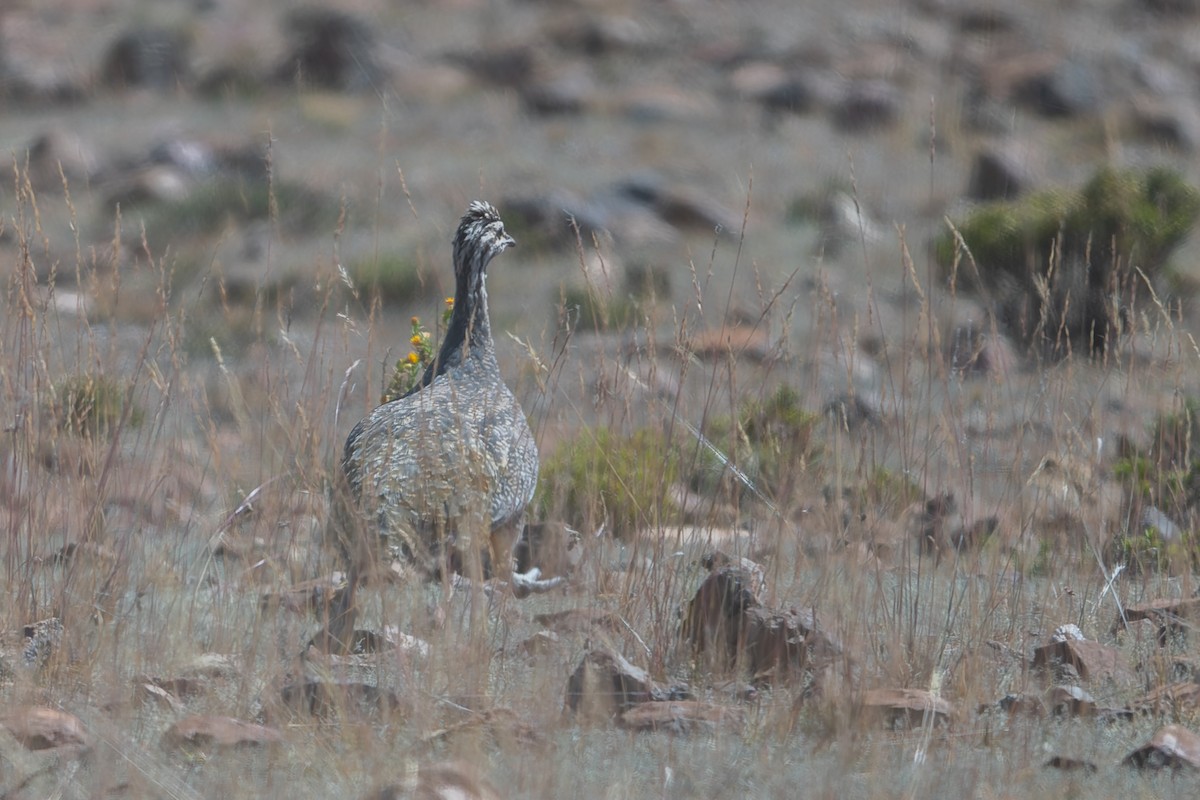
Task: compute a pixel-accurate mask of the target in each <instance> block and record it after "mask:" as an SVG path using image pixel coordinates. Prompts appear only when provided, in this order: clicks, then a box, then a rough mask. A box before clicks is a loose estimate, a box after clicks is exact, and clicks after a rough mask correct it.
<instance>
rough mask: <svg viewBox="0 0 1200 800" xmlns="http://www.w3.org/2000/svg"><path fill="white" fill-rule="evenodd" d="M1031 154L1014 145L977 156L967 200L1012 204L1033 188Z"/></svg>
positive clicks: (968, 183)
mask: <svg viewBox="0 0 1200 800" xmlns="http://www.w3.org/2000/svg"><path fill="white" fill-rule="evenodd" d="M1033 182H1034V180H1033V175H1032V174H1031V172H1030V169H1029V153H1028V152H1027V150H1026V149H1025V148H1022V147H1018V146H1016V145H1013V144H1011V143H1010V144H1007V145H1001V146H997V147H987V148H985V149H983V150H982V151H980V152H979V153H978V154H977V155H976V156H975V162H974V163H973V164H972V165H971V177H970V178H969V179H968V181H967V196H968V197H970V198H971V199H972V200H980V201H990V200H1012V199H1013V198H1015V197H1017V196H1019V195H1021V194H1024V193H1025V192H1026V191H1027V190H1028V189H1029V187H1030V186H1032V185H1033Z"/></svg>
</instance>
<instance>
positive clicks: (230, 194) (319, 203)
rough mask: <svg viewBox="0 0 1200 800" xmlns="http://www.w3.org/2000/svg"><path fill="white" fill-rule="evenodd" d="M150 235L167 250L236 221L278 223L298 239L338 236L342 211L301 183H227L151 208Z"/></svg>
mask: <svg viewBox="0 0 1200 800" xmlns="http://www.w3.org/2000/svg"><path fill="white" fill-rule="evenodd" d="M144 211H145V223H146V235H147V237H148V238H149V240H150V242H151V244H154V245H162V244H165V243H168V242H171V241H173V240H174V239H176V238H179V237H198V236H209V235H212V234H214V233H217V232H218V231H220V230H221V229H222V228H223V227H225V226H226V225H227V224H228V223H229V222H230V220H233V221H235V222H253V221H257V220H265V219H270V218H272V215H274V219H275V220H277V221H278V222H279V225H280V227H281V228H282V229H283V230H285V231H288V232H291V233H295V234H303V235H307V234H311V233H312V232H313V231H316V230H320V229H322V228H328V229H330V230H332V228H333V226H334V225H335V224H336V223H337V221H338V216H339V214H340V211H341V210H340V208H339V205H338V203H337V202H336V201H335V200H334V199H333V198H331V197H329V196H327V195H325V194H322V193H321V192H318V191H316V190H314V189H310V188H309V187H307V186H304V185H303V184H300V183H295V182H289V181H275V182H274V183H272V184H268V183H267V182H265V181H250V180H238V179H233V178H221V179H216V180H212V181H209V182H207V183H203V184H201V185H199V186H196V187H195V188H194V189H192V190H191V191H190V192H188V194H187V196H186V197H184V198H182V199H180V200H173V201H168V202H157V203H148V204H146V207H145V209H144Z"/></svg>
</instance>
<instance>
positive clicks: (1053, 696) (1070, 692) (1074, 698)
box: [1046, 686, 1096, 717]
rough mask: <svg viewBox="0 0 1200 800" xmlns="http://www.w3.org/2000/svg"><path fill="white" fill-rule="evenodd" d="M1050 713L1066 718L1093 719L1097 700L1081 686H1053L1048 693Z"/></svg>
mask: <svg viewBox="0 0 1200 800" xmlns="http://www.w3.org/2000/svg"><path fill="white" fill-rule="evenodd" d="M1046 705H1047V706H1048V707H1049V708H1050V711H1051V712H1052V713H1054V714H1057V715H1059V716H1065V717H1091V716H1094V715H1095V713H1096V698H1094V697H1092V695H1091V693H1090V692H1088V691H1087V690H1085V689H1083V688H1081V687H1079V686H1052V687H1051V688H1050V690H1049V691H1048V692H1046Z"/></svg>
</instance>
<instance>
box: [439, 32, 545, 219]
mask: <svg viewBox="0 0 1200 800" xmlns="http://www.w3.org/2000/svg"><path fill="white" fill-rule="evenodd" d="M447 59H448V60H449V61H450V62H451V63H453V64H458V65H460V66H462V67H465V68H466V69H467V70H468V71H469V72H471V73H472V74H473V75H474V76H475V77H476V78H477V79H478V80H482V81H484V82H485V83H488V84H490V85H492V86H502V87H506V88H512V89H520V88H521V87H523V86H525V85H527V84H528V83H529V82H530V81H531V80H532V79H533V78H534V76H535V74H536V73H537V65H538V59H537V53H536V51H535V50H534V49H533V48H532V47H530V46H529V45H525V44H520V45H515V46H512V47H501V48H494V49H490V50H471V51H467V52H463V53H452V54H450V55H448V56H447ZM506 218H507V216H506Z"/></svg>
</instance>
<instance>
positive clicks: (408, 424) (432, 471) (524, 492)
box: [329, 200, 539, 643]
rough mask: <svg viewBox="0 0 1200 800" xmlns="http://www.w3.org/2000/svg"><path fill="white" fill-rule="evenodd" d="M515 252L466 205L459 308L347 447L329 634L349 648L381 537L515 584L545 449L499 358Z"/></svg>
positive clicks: (484, 210) (495, 216)
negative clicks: (491, 294) (509, 253)
mask: <svg viewBox="0 0 1200 800" xmlns="http://www.w3.org/2000/svg"><path fill="white" fill-rule="evenodd" d="M515 245H516V241H515V240H514V239H513V237H512V236H510V235H509V234H508V232H507V231H506V230H505V228H504V222H503V221H502V220H501V218H500V214H499V212H497V210H496V209H495V207H494V206H492V205H491V204H489V203H486V202H484V201H479V200H477V201H474V202H472V203H471V204H470V205H469V206H468V208H467V211H466V213H465V214H464V215H463V217H462V219H461V221H460V222H459V225H458V230H457V232H456V233H455V236H454V247H453V260H454V282H455V290H454V304H453V310H452V312H451V316H450V319H449V322H448V323H447V327H446V331H445V334H444V337H443V340H442V343H441V347H440V349H439V351H438V353H437V355H436V357H435V358H434V359H433V361H432V362H431V363H430V364H429V365H428V366H427V368H426V369H425V371H424V373H423V374H422V375H421V378H420V379H419V380H418V381H417V383H416V385H415V386H413V387H412V389H410V390H409V391H408V392H407V393H406V394H404V395H402V396H400V397H398V398H396V399H394V400H392V401H390V402H387V403H384V404H383V405H380V406H378V407H377V408H375V409H374V410H373V411H371V412H370V413H369V414H367V416H366V417H364V418H363V419H361V420H360V421H359V422H358V423H357V424H356V425H355V426H354V428H353V429H352V430H351V431H350V434H349V436H348V437H347V438H346V444H345V449H344V451H343V454H342V459H341V476H340V477H341V483H340V485H339V493H340V495H341V498H340V503H339V504H338V508H340V510H341V513H340V514H337V515H336V522H335V524H336V525H337V528H338V530H337V542H338V544H339V546H340V549H341V551H342V555H343V556H344V558H345V559H346V561H347V562H348V564H347V583H346V586H345V589H344V591H343V592H342V593H341V596H342V598H343V599H342V600H341V602H340V603H338V604H337V608H336V609H334V610H331V620H330V625H329V631H330V633H333V634H334V635H335V637H338V638H339V639H340V640H341V641H342V642H343V643H344V642H345V641H346V640H345V638H344V635H345V634H346V633H347V632H348V630H347V629H349V628H350V626H351V625H352V621H353V594H354V591H355V589H356V587H357V585H358V583H359V582H360V581H361V579H362V576H363V574H364V572H366V571H367V570H369V569H370V567H371V565H372V564H373V563H374V562H375V561H376V560H377V559H378V554H379V550H380V548H379V544H380V542H379V539H380V538H381V537H382V538H384V539H385V540H387V541H388V543H389V544H395V545H396V546H397V549H399V550H400V551H401V552H402V553H403V554H404V555H405V556H407V557H408V558H410V559H413V560H415V561H416V562H418V564H423V565H424V566H425V567H426V568H427V569H428V570H429V571H431V572H433V573H441V574H443V575H446V574H448V571H449V572H459V573H462V574H464V575H465V576H466V577H468V578H471V579H479V578H481V577H490V576H492V575H498V576H499V577H511V576H512V573H511V570H512V551H513V547H514V545H515V544H516V541H517V539H518V537H519V536H520V534H521V531H522V529H523V528H524V524H525V518H526V509H527V507H528V506H529V504H530V502H531V501H532V499H533V495H534V491H535V489H536V487H537V480H538V467H539V464H538V449H537V444H536V442H535V440H534V436H533V433H532V431H531V430H530V427H529V422H528V420H527V418H526V416H525V413H524V411H523V410H522V408H521V406H520V404H519V403H518V402H517V400H516V398H515V397H514V396H513V393H512V391H511V390H510V389H509V388H508V386H507V385H506V384H505V382H504V379H503V377H502V376H501V374H500V367H499V364H498V363H497V361H496V347H495V342H494V341H493V339H492V328H491V320H490V318H489V315H488V298H487V269H488V265H489V264H490V263H491V261H492V259H494V258H495V257H496V256H498V255H500V254H501V253H503V252H504V251H506V250H508V249H509V248H511V247H514V246H515ZM337 499H338V498H335V500H337ZM470 573H474V574H470ZM532 577H533V578H534V579H535V580H536V578H537V577H538V576H537V575H533V576H532ZM335 615H336V616H339V617H340V624H338V625H335V619H334V617H335ZM335 628H336V630H335Z"/></svg>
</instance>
